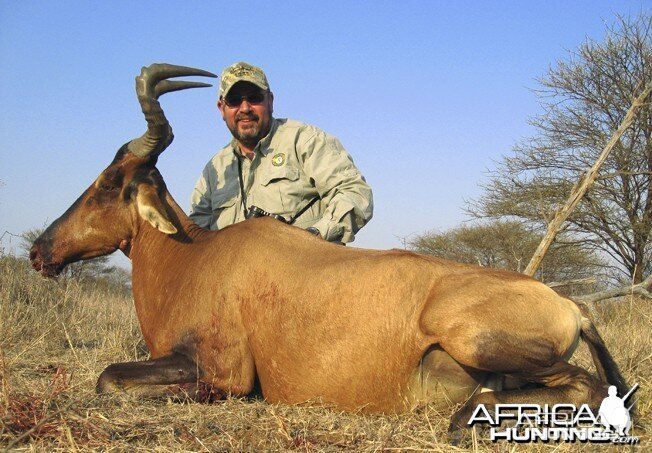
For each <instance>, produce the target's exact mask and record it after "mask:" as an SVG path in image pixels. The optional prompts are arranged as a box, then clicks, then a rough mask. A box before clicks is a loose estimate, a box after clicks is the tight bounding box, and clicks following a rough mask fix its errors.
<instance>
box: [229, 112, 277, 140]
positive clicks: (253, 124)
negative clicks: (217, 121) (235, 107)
mask: <svg viewBox="0 0 652 453" xmlns="http://www.w3.org/2000/svg"><path fill="white" fill-rule="evenodd" d="M243 120H248V121H246V122H243ZM269 125H270V120H269V119H267V120H266V121H265V120H263V121H261V120H260V117H259V116H258V115H255V114H254V115H242V116H241V117H238V118H236V120H235V124H234V125H233V127H229V130H230V131H231V134H232V135H233V137H234V138H235V139H236V140H237V141H238V142H240V143H242V144H243V145H245V146H248V147H251V148H253V147H255V146H256V145H257V144H258V142H259V141H260V140H261V139H262V138H263V137H265V136H266V135H267V133H268V132H269Z"/></svg>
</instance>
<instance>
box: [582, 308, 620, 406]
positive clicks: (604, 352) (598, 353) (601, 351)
mask: <svg viewBox="0 0 652 453" xmlns="http://www.w3.org/2000/svg"><path fill="white" fill-rule="evenodd" d="M573 302H575V304H576V305H577V307H578V308H579V309H580V312H582V326H581V329H580V336H581V337H582V339H583V340H584V341H585V342H586V344H587V346H588V347H589V351H590V352H591V357H592V358H593V363H594V364H595V368H596V370H597V371H598V375H599V376H600V379H602V381H604V382H608V383H609V384H611V385H615V386H616V388H618V393H619V394H620V395H625V394H627V392H628V391H629V386H628V385H627V383H626V382H625V378H624V377H623V375H622V373H621V372H620V368H619V367H618V364H617V363H616V361H615V360H614V359H613V357H612V355H611V353H610V352H609V350H608V349H607V345H606V344H605V343H604V340H603V339H602V337H601V336H600V332H598V329H596V327H595V324H593V321H592V319H591V318H592V316H591V313H590V312H589V307H587V306H586V304H584V303H582V302H578V301H573Z"/></svg>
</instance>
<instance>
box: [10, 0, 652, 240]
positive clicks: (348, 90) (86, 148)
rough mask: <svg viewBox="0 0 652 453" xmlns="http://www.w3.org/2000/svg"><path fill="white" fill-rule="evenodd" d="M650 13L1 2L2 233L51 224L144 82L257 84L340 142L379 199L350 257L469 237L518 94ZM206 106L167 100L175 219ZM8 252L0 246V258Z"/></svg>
mask: <svg viewBox="0 0 652 453" xmlns="http://www.w3.org/2000/svg"><path fill="white" fill-rule="evenodd" d="M649 9H650V2H648V1H641V0H637V1H595V0H594V1H545V2H544V1H541V2H525V1H431V2H412V1H402V2H356V1H347V2H344V1H329V2H319V3H317V2H295V1H287V2H274V3H272V2H256V1H254V2H247V3H245V4H242V3H239V2H226V3H225V2H201V1H195V2H173V1H169V2H167V1H166V2H160V1H158V2H154V1H138V2H131V1H106V2H90V1H86V2H75V1H59V2H45V1H43V2H34V1H21V2H17V1H7V0H0V61H1V62H2V63H1V64H2V66H1V69H0V181H2V184H3V185H2V186H1V187H0V234H2V232H4V231H9V232H11V233H15V234H19V233H21V232H22V231H24V230H27V229H29V228H34V227H40V226H44V225H46V224H48V223H49V222H51V221H52V220H54V219H56V218H57V217H58V216H59V215H61V214H62V213H63V212H64V211H65V209H66V208H67V207H68V206H69V205H70V204H71V203H72V202H73V201H74V200H75V199H76V198H77V196H78V195H79V194H80V193H81V192H82V191H83V190H84V189H85V188H86V187H87V186H88V185H89V184H90V183H91V182H92V181H93V180H94V178H95V177H96V176H97V175H98V174H99V172H100V171H101V170H102V169H103V168H104V167H105V166H106V165H107V164H108V163H109V162H110V161H111V159H112V157H113V155H114V153H115V151H116V150H117V149H118V148H119V147H120V146H121V145H122V144H123V143H125V142H127V141H129V140H130V139H132V138H134V137H136V136H139V135H140V134H141V133H142V132H143V131H144V128H145V122H144V119H143V117H142V114H141V113H140V111H139V107H138V103H137V101H136V97H135V94H134V88H133V79H134V77H135V76H136V75H137V74H138V72H139V71H140V67H141V66H143V65H147V64H150V63H153V62H169V63H175V64H183V65H190V66H195V67H199V68H202V69H207V70H210V71H212V72H215V73H219V72H220V71H221V70H222V68H224V67H225V66H227V65H229V64H231V63H233V62H235V61H239V60H245V61H248V62H250V63H253V64H256V65H259V66H261V67H263V68H264V69H265V71H266V72H267V75H268V78H269V81H270V84H271V87H272V91H274V93H275V116H277V117H289V118H294V119H298V120H302V121H305V122H308V123H312V124H315V125H317V126H319V127H321V128H322V129H324V130H326V131H327V132H330V133H332V134H334V135H336V136H337V137H338V138H340V140H341V141H342V143H343V144H344V145H345V147H346V148H347V149H348V151H349V152H350V153H351V154H352V156H353V158H354V160H355V162H356V164H357V165H358V167H359V168H360V169H361V170H362V172H363V174H364V175H365V176H366V178H367V180H368V182H369V183H370V184H371V186H372V188H373V190H374V198H375V214H374V218H373V220H372V221H371V222H370V224H369V225H368V226H367V227H365V228H364V229H363V230H362V231H361V232H360V233H359V235H358V238H357V239H356V241H355V242H354V245H355V246H359V247H370V248H391V247H399V246H401V238H405V237H409V236H411V235H414V234H420V233H423V232H425V231H428V230H432V229H438V230H444V229H447V228H450V227H454V226H456V225H458V224H460V223H461V222H463V221H465V220H468V219H467V217H466V216H465V214H464V210H463V208H464V200H468V199H470V198H474V197H477V196H478V195H479V194H480V193H481V188H480V184H482V183H483V182H486V180H487V170H488V169H490V168H492V167H493V166H494V162H495V161H496V160H498V159H500V157H501V156H502V155H505V154H509V153H510V150H511V147H512V145H514V144H515V143H516V142H517V141H519V140H521V139H522V138H524V137H526V136H528V135H531V134H532V129H531V128H530V127H529V126H528V124H527V119H528V117H532V116H534V115H537V114H538V113H540V112H541V109H540V107H539V105H538V102H537V99H536V97H535V96H534V95H533V94H532V92H531V91H530V89H531V88H535V87H536V86H537V85H536V78H537V77H540V76H542V75H544V74H545V72H546V71H547V69H548V68H549V67H550V65H554V64H555V62H556V61H558V60H560V59H565V58H567V56H568V52H569V51H570V50H573V49H576V48H577V47H578V46H579V45H580V44H581V43H582V42H584V41H585V40H586V39H587V38H591V39H595V40H601V39H602V37H603V36H604V30H605V24H609V23H612V22H613V21H614V18H615V15H616V14H624V15H627V14H631V15H636V14H638V13H640V12H641V11H649ZM215 101H216V90H215V89H214V88H211V89H205V90H193V91H185V92H180V93H172V94H168V95H166V96H165V97H164V98H163V99H162V105H163V108H164V110H165V112H166V114H167V116H168V119H169V120H170V122H171V124H172V127H173V128H174V131H175V141H174V143H173V144H172V145H171V147H170V148H169V149H168V150H167V151H166V152H165V153H164V154H163V155H162V157H161V159H160V161H159V169H160V170H161V172H162V174H163V176H164V178H165V180H166V182H167V183H168V188H169V189H170V192H171V193H172V195H173V196H174V197H175V198H176V200H177V201H178V202H179V203H180V204H181V205H182V206H183V207H185V208H186V209H187V207H188V204H189V201H188V200H189V196H190V192H191V190H192V187H193V186H194V183H195V181H196V179H197V177H198V175H199V173H200V172H201V169H202V168H203V166H204V165H205V163H206V162H207V161H208V159H209V158H210V157H211V156H212V155H213V154H214V153H215V152H216V151H217V150H218V149H219V148H221V147H222V146H223V145H224V144H225V143H226V142H227V141H228V140H229V133H228V131H227V129H226V127H225V125H224V123H223V122H222V120H221V118H220V117H219V116H218V112H217V110H216V108H215ZM15 246H16V241H15V240H13V243H8V242H7V237H5V240H4V241H3V243H2V247H4V249H5V251H7V250H9V249H11V248H12V247H15Z"/></svg>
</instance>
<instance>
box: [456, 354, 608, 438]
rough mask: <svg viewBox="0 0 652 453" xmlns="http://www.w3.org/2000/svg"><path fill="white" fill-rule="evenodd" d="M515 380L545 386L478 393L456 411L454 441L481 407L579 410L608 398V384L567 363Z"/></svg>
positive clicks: (556, 364) (529, 373)
mask: <svg viewBox="0 0 652 453" xmlns="http://www.w3.org/2000/svg"><path fill="white" fill-rule="evenodd" d="M514 376H515V377H518V378H521V379H524V380H526V381H528V382H532V383H537V384H541V385H543V387H540V388H535V389H522V390H509V391H498V392H487V393H478V394H476V395H474V396H473V397H472V398H471V399H469V401H467V402H466V404H465V405H464V406H463V407H462V408H461V409H460V410H459V411H457V412H456V413H455V414H454V415H453V417H452V419H451V424H450V427H449V433H450V434H451V437H452V438H453V440H459V438H460V435H461V432H462V431H461V430H463V429H465V428H469V426H468V421H469V419H470V418H471V416H472V415H473V411H474V410H475V409H476V407H477V406H478V405H479V404H484V405H485V407H486V408H487V410H488V411H489V412H490V413H491V412H493V409H494V406H495V405H496V404H499V403H503V404H510V403H512V404H518V403H522V404H528V403H530V404H538V405H541V406H542V405H544V404H549V405H554V404H559V403H571V404H575V405H577V406H578V407H579V406H580V405H581V404H588V405H589V407H591V408H593V409H597V408H598V407H599V406H600V402H601V401H602V399H603V398H604V397H605V395H607V388H608V385H607V384H605V383H603V382H601V381H600V380H598V379H596V378H594V377H593V376H591V375H590V374H589V373H588V372H587V371H585V370H584V369H582V368H579V367H576V366H574V365H571V364H569V363H567V362H564V361H559V362H557V363H555V364H554V365H552V366H550V367H542V368H539V369H537V370H535V371H531V372H527V373H518V374H515V375H514Z"/></svg>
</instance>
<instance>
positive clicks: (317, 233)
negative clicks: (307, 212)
mask: <svg viewBox="0 0 652 453" xmlns="http://www.w3.org/2000/svg"><path fill="white" fill-rule="evenodd" d="M306 231H307V232H308V233H310V234H314V235H315V236H319V237H321V233H320V232H319V230H318V229H317V228H315V227H308V228H306Z"/></svg>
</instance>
